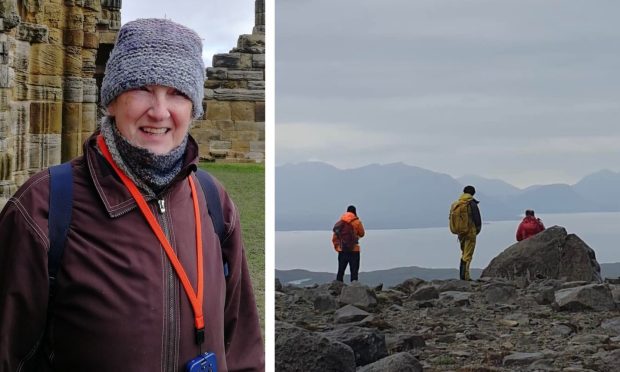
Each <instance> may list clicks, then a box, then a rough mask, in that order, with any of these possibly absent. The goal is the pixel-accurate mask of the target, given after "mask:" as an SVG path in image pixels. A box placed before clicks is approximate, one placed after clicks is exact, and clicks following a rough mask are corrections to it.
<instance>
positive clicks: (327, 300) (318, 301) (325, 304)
mask: <svg viewBox="0 0 620 372" xmlns="http://www.w3.org/2000/svg"><path fill="white" fill-rule="evenodd" d="M337 308H338V304H337V303H336V299H335V298H333V297H332V296H331V295H329V294H319V295H317V296H316V297H315V298H314V310H316V311H320V312H325V311H330V310H335V309H337Z"/></svg>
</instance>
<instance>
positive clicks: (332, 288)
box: [327, 280, 345, 296]
mask: <svg viewBox="0 0 620 372" xmlns="http://www.w3.org/2000/svg"><path fill="white" fill-rule="evenodd" d="M344 287H345V284H344V283H343V282H339V281H337V280H334V281H332V282H331V283H330V284H329V286H328V287H327V289H328V290H329V293H331V294H333V295H334V296H340V293H342V288H344Z"/></svg>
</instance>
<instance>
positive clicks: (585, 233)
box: [275, 212, 620, 272]
mask: <svg viewBox="0 0 620 372" xmlns="http://www.w3.org/2000/svg"><path fill="white" fill-rule="evenodd" d="M483 217H484V216H483ZM538 217H540V218H541V219H542V220H543V222H544V224H545V226H547V227H550V226H553V225H559V226H562V227H564V228H566V231H567V232H568V233H569V234H570V233H573V234H576V235H577V236H579V237H580V238H581V239H582V240H583V241H585V242H586V244H588V245H589V246H590V248H592V249H594V251H595V253H596V259H597V261H598V262H599V263H613V262H620V246H619V245H620V213H618V212H614V213H571V214H542V215H540V216H538ZM360 218H361V219H362V221H363V216H360ZM519 222H520V221H497V222H494V221H490V222H485V223H484V224H483V226H482V232H481V233H480V235H478V239H477V240H478V241H477V243H476V250H475V252H474V259H473V262H472V265H471V267H474V268H485V267H486V266H487V265H488V264H489V262H490V261H491V260H492V259H493V258H494V257H495V256H497V255H498V254H499V253H501V252H502V251H503V250H505V249H506V248H508V247H509V246H511V245H512V244H514V243H516V239H515V233H516V230H517V226H518V224H519ZM331 236H332V232H331V231H276V233H275V244H276V247H275V248H276V250H275V260H276V262H275V264H276V268H277V269H280V270H289V269H306V270H310V271H327V272H335V271H336V269H337V261H336V257H337V253H336V252H335V251H334V249H333V246H332V243H331ZM360 245H361V249H362V255H361V264H360V271H373V270H381V269H391V268H395V267H404V266H419V267H426V268H454V267H458V265H459V260H460V254H461V250H460V248H459V243H458V241H457V239H456V236H455V235H453V234H451V233H450V231H449V229H448V227H447V226H446V227H438V228H421V229H398V230H366V236H365V237H364V238H362V239H360Z"/></svg>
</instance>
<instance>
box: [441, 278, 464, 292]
mask: <svg viewBox="0 0 620 372" xmlns="http://www.w3.org/2000/svg"><path fill="white" fill-rule="evenodd" d="M437 289H438V290H439V292H448V291H456V292H471V291H472V282H470V281H468V280H459V279H449V280H445V281H442V282H441V283H439V284H438V288H437Z"/></svg>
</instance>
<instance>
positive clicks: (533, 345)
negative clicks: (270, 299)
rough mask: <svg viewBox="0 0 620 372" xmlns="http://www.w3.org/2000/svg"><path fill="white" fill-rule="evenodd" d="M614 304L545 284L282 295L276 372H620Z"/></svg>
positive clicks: (566, 285) (575, 288) (437, 284)
mask: <svg viewBox="0 0 620 372" xmlns="http://www.w3.org/2000/svg"><path fill="white" fill-rule="evenodd" d="M618 302H620V285H615V284H611V283H603V284H595V283H585V282H562V281H559V280H553V279H551V280H538V281H534V282H532V283H529V284H528V285H525V283H516V282H512V281H507V280H502V279H488V278H484V279H483V280H479V281H475V282H466V281H460V280H447V281H433V282H425V281H422V280H418V279H412V280H408V281H406V282H404V283H402V284H401V285H399V286H396V287H394V288H392V289H385V290H384V289H380V288H375V289H371V288H368V287H366V286H363V285H355V284H354V285H342V284H341V283H337V282H335V283H332V284H329V285H322V286H317V287H315V288H296V287H284V288H281V290H279V291H277V294H276V320H277V324H276V370H277V371H311V370H316V371H319V370H321V371H355V370H356V368H357V370H359V371H422V370H424V371H459V372H465V371H467V372H486V371H571V372H577V371H601V372H603V371H605V372H612V371H620V311H619V310H618V307H617V303H618ZM343 344H344V345H343ZM346 345H348V346H346ZM405 354H407V355H405ZM411 357H414V358H411ZM390 358H391V359H390ZM390 362H391V364H389V363H390ZM418 362H419V363H418Z"/></svg>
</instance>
